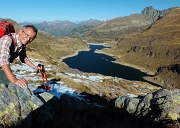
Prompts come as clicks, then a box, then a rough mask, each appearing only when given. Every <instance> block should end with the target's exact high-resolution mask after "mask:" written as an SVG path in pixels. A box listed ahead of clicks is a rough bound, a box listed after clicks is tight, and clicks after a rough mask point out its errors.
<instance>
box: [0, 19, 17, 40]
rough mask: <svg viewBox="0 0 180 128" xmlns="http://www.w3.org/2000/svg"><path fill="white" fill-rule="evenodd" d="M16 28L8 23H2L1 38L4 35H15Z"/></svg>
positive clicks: (0, 27)
mask: <svg viewBox="0 0 180 128" xmlns="http://www.w3.org/2000/svg"><path fill="white" fill-rule="evenodd" d="M14 32H15V29H14V26H13V25H12V24H11V23H10V22H8V21H0V38H1V37H2V36H4V35H8V34H10V33H14Z"/></svg>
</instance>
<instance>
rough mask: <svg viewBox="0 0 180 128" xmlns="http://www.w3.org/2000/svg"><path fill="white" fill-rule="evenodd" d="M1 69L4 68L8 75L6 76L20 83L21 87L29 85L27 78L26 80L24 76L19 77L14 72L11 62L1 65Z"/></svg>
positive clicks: (13, 81) (17, 83)
mask: <svg viewBox="0 0 180 128" xmlns="http://www.w3.org/2000/svg"><path fill="white" fill-rule="evenodd" d="M1 69H2V70H3V72H4V74H5V75H6V77H7V78H8V79H9V81H10V82H11V83H14V84H16V85H19V86H20V87H26V86H27V80H25V79H24V78H21V79H17V78H16V77H15V75H14V74H13V73H12V70H11V68H10V65H9V64H5V65H3V66H1Z"/></svg>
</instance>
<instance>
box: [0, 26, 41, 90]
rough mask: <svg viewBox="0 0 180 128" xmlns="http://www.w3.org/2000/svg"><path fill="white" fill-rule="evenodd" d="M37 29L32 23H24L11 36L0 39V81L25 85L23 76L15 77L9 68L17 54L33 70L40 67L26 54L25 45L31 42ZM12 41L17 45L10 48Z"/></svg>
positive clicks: (26, 82) (25, 81)
mask: <svg viewBox="0 0 180 128" xmlns="http://www.w3.org/2000/svg"><path fill="white" fill-rule="evenodd" d="M37 32H38V31H37V29H36V28H35V27H34V26H33V25H26V26H24V27H23V29H21V30H19V32H18V33H11V35H12V38H11V36H9V35H5V36H3V37H1V39H0V83H4V84H6V85H8V84H9V83H14V84H16V85H18V86H20V87H26V86H27V84H28V81H27V80H26V79H24V78H19V79H18V78H16V76H15V75H14V74H13V73H12V70H11V68H10V63H12V62H13V60H14V59H15V58H17V57H18V56H19V58H20V60H21V62H22V63H26V64H27V65H28V66H30V67H32V68H34V69H35V70H38V69H40V67H37V66H35V65H34V64H33V63H32V62H31V61H30V60H29V59H28V57H27V56H26V45H27V44H29V43H31V42H32V41H33V40H34V39H35V38H36V35H37ZM13 42H16V44H17V46H14V47H13V48H12V45H13V44H14V43H13Z"/></svg>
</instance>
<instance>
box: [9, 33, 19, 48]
mask: <svg viewBox="0 0 180 128" xmlns="http://www.w3.org/2000/svg"><path fill="white" fill-rule="evenodd" d="M9 36H10V37H11V40H12V42H13V43H14V47H15V46H17V42H16V40H15V38H14V37H13V36H12V34H9Z"/></svg>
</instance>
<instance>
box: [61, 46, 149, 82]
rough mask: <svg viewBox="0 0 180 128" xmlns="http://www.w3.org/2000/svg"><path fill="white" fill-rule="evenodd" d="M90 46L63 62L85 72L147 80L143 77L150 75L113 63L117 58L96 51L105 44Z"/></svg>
mask: <svg viewBox="0 0 180 128" xmlns="http://www.w3.org/2000/svg"><path fill="white" fill-rule="evenodd" d="M89 47H90V50H89V51H81V52H79V53H78V55H76V56H73V57H69V58H66V59H64V60H63V62H65V63H66V64H67V65H68V66H69V67H71V68H75V69H78V70H80V71H83V72H89V73H99V74H103V75H106V76H114V77H120V78H124V79H128V80H138V81H146V80H144V79H143V77H144V76H148V74H146V73H144V72H141V71H140V70H138V69H135V68H132V67H128V66H124V65H121V64H116V63H113V62H112V61H115V58H113V57H111V56H109V55H106V54H102V53H95V52H94V51H95V50H96V49H98V50H100V49H103V48H104V46H103V45H89ZM146 82H147V81H146Z"/></svg>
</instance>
